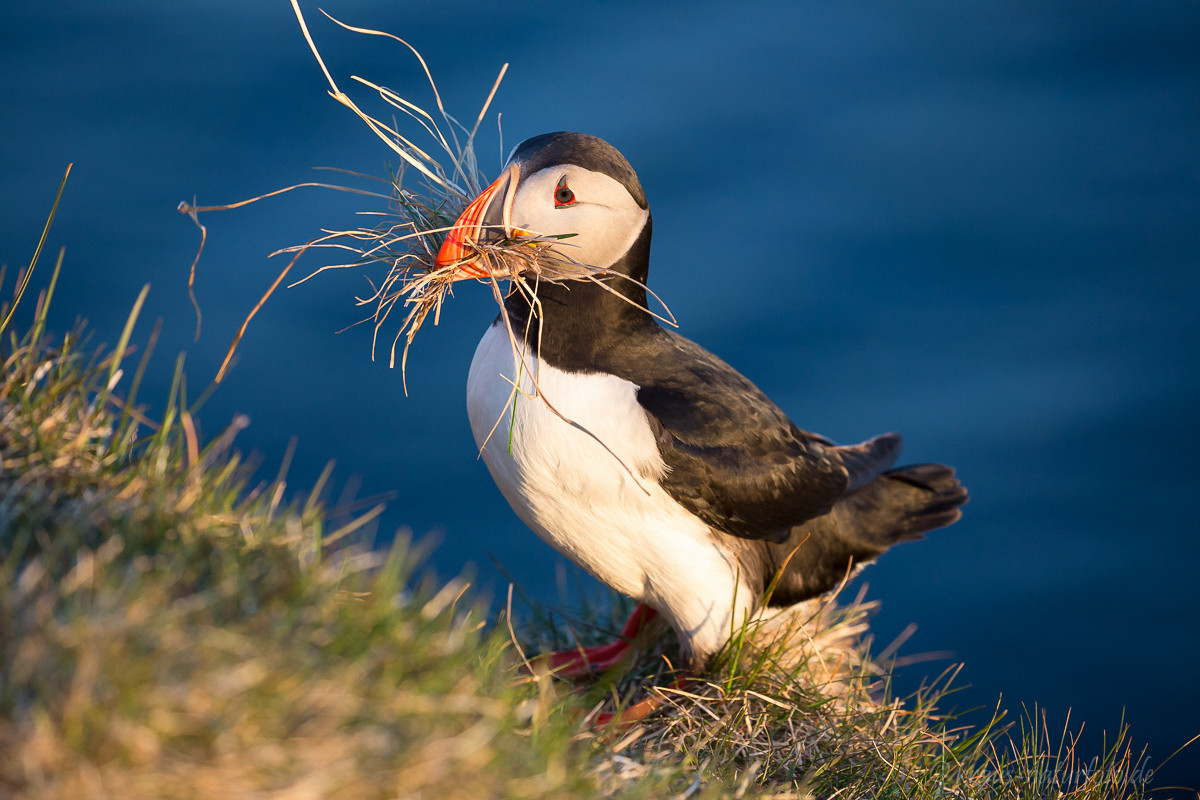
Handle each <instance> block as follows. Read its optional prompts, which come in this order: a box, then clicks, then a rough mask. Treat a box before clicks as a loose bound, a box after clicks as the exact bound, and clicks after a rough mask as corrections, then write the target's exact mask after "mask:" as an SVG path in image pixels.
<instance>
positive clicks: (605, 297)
mask: <svg viewBox="0 0 1200 800" xmlns="http://www.w3.org/2000/svg"><path fill="white" fill-rule="evenodd" d="M650 227H651V226H650V219H649V217H647V219H646V226H645V227H644V228H643V229H642V232H641V234H640V235H639V236H638V238H637V239H636V240H635V241H634V243H633V245H632V246H631V247H630V248H629V249H628V250H627V251H626V252H625V254H624V255H623V256H621V258H620V259H618V260H617V262H616V263H615V264H613V265H612V267H610V268H609V269H610V271H612V272H617V273H620V275H618V276H616V277H609V278H602V280H604V282H605V286H597V285H596V284H595V283H594V282H592V281H566V282H563V283H543V284H541V285H540V286H539V287H538V290H537V297H538V301H539V304H538V311H537V313H536V315H535V316H534V318H533V320H532V322H531V323H530V322H529V317H530V310H531V309H530V303H529V300H528V299H527V298H526V297H525V296H524V295H523V294H521V293H520V292H518V291H514V292H512V293H511V294H510V295H509V296H508V298H507V299H506V300H505V301H504V306H505V309H506V310H507V311H508V314H509V319H510V320H511V321H512V326H513V332H514V333H515V334H517V336H518V337H519V336H520V335H521V333H522V332H523V331H524V330H525V329H526V326H527V324H528V328H529V343H530V345H531V347H532V348H533V350H534V352H535V353H536V354H537V355H539V356H541V358H542V359H543V360H545V361H546V362H547V363H549V364H551V365H552V366H554V367H557V368H558V369H561V370H564V371H566V372H599V371H604V370H605V366H606V364H607V363H608V361H609V359H610V356H611V353H612V351H613V350H614V349H615V348H616V346H617V345H618V343H620V342H623V341H625V340H626V339H627V338H629V337H631V336H638V335H644V334H645V333H646V332H647V331H648V330H650V329H654V328H657V327H658V323H657V322H655V320H654V317H652V316H651V315H650V314H649V313H647V312H646V310H645V309H646V308H648V306H647V305H646V289H645V286H644V284H645V282H646V276H647V274H648V272H649V268H650V233H651V231H650ZM625 275H628V276H629V277H630V278H631V279H626V278H624V277H621V276H625ZM539 329H540V336H539Z"/></svg>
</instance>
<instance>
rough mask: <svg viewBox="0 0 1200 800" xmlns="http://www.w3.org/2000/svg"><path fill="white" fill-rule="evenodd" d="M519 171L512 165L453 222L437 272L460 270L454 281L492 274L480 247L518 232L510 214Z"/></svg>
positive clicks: (437, 264)
mask: <svg viewBox="0 0 1200 800" xmlns="http://www.w3.org/2000/svg"><path fill="white" fill-rule="evenodd" d="M517 177H518V168H517V165H516V164H513V165H512V166H510V167H509V168H508V169H506V170H504V172H503V173H501V175H500V177H499V178H497V179H496V181H495V183H493V184H492V185H491V186H489V187H488V188H486V189H484V190H483V192H482V193H481V194H480V195H479V196H478V197H476V198H475V199H474V200H472V201H471V204H470V205H469V206H467V207H466V209H465V210H464V211H463V212H462V214H460V215H459V217H458V219H457V220H455V221H454V225H453V226H452V227H451V228H450V231H449V232H448V233H447V234H446V240H445V241H444V242H442V246H441V248H440V249H439V250H438V254H437V259H436V260H435V261H434V264H435V266H436V268H437V269H442V268H443V267H457V270H456V271H455V272H454V274H453V277H452V280H456V281H461V280H467V279H468V278H487V277H489V276H490V275H491V271H490V270H489V269H488V268H487V265H486V264H485V263H481V262H482V259H481V258H480V255H479V248H478V245H479V244H480V243H483V242H486V241H497V240H499V239H503V238H505V237H507V236H509V235H512V234H513V233H515V232H514V231H512V230H511V228H510V227H509V225H508V216H509V215H508V211H509V210H510V209H511V206H512V195H513V194H514V193H515V189H516V182H517Z"/></svg>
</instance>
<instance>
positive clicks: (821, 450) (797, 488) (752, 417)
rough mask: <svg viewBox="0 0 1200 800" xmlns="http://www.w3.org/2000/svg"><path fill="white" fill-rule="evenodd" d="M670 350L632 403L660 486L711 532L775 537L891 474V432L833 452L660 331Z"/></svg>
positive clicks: (720, 365) (745, 383)
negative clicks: (652, 440)
mask: <svg viewBox="0 0 1200 800" xmlns="http://www.w3.org/2000/svg"><path fill="white" fill-rule="evenodd" d="M664 333H668V335H669V340H668V341H667V342H663V340H661V339H660V343H662V344H664V345H666V346H669V348H670V349H671V350H673V351H674V352H662V353H659V354H657V355H660V356H661V357H659V358H655V359H653V360H654V361H655V362H657V365H658V369H657V370H656V374H654V375H650V374H647V375H644V376H639V377H641V378H642V380H640V381H638V383H639V389H638V395H637V397H638V402H639V403H640V404H641V406H642V408H643V409H644V410H645V412H646V415H647V417H648V418H649V421H650V425H651V427H652V428H653V429H654V432H655V434H656V436H657V441H658V449H659V453H660V455H661V456H662V458H663V461H664V462H665V464H666V466H667V472H666V474H665V475H664V476H663V478H662V479H661V481H660V482H661V484H662V486H663V488H664V489H665V490H666V491H667V493H668V494H670V495H671V496H672V497H673V498H674V499H675V500H676V501H677V502H679V503H680V504H681V505H682V506H684V508H687V509H688V510H689V511H691V512H692V513H693V514H695V515H696V516H698V517H700V518H701V519H703V520H704V521H705V522H706V523H708V524H709V525H710V526H711V527H713V528H715V529H716V530H719V531H722V532H724V533H728V534H731V535H733V536H740V537H743V538H748V539H765V540H768V541H782V540H783V539H785V538H786V537H787V536H788V534H789V532H790V531H791V529H792V528H793V527H795V526H796V525H799V524H801V523H803V522H805V521H807V520H810V519H812V518H813V517H817V516H820V515H822V514H824V513H826V512H827V511H829V510H830V509H831V508H832V507H833V504H834V503H836V502H837V501H838V500H839V499H841V498H842V497H843V496H844V495H845V494H846V493H847V492H850V491H853V490H855V489H858V488H861V487H862V486H865V485H867V484H868V483H870V482H871V481H873V480H875V479H876V478H877V477H879V475H881V474H882V473H883V472H885V471H886V470H887V469H889V468H890V467H891V466H892V465H893V464H894V463H895V461H896V458H897V457H898V456H899V454H900V445H901V440H900V436H899V435H898V434H884V435H882V436H877V437H875V438H874V439H870V440H868V441H866V442H863V443H862V444H858V445H853V446H849V447H838V446H836V445H834V444H833V443H832V442H830V441H829V440H828V439H826V438H824V437H822V436H817V435H816V434H812V433H808V432H807V431H803V430H800V429H799V428H797V427H796V426H795V425H794V424H793V423H792V421H791V420H790V419H788V418H787V415H785V414H784V413H783V411H781V410H780V409H779V407H778V406H776V405H775V404H774V403H773V402H771V400H770V399H769V398H767V396H766V395H764V394H763V393H762V391H761V390H759V389H758V387H756V386H755V385H754V384H753V383H751V382H750V381H749V380H747V379H746V378H745V377H744V376H743V375H741V374H740V373H739V372H737V371H736V370H735V369H733V368H732V367H730V366H729V365H728V364H726V363H725V362H724V361H722V360H721V359H719V358H717V357H716V356H715V355H713V354H711V353H709V352H708V351H706V350H704V349H703V348H701V347H700V346H699V345H696V344H695V343H693V342H691V341H689V340H687V339H684V338H683V337H681V336H678V335H677V334H673V333H670V332H665V331H664Z"/></svg>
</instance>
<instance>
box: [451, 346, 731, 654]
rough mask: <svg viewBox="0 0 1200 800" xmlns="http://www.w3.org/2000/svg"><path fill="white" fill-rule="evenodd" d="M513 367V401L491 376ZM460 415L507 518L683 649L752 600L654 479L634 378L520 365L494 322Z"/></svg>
mask: <svg viewBox="0 0 1200 800" xmlns="http://www.w3.org/2000/svg"><path fill="white" fill-rule="evenodd" d="M518 371H519V372H520V373H521V376H520V386H521V390H522V393H521V394H517V395H516V396H515V400H514V395H513V385H512V383H510V382H509V381H508V380H506V379H505V377H503V376H507V377H508V378H513V377H514V376H515V375H516V374H517V372H518ZM535 376H536V388H535ZM539 389H540V392H541V395H540V396H534V395H536V394H537V393H538V390H539ZM514 403H515V405H514ZM547 404H549V406H553V408H554V409H556V410H557V411H558V412H560V413H561V414H562V416H563V417H566V418H567V420H570V421H571V422H567V421H564V420H563V419H562V418H560V417H559V416H558V415H556V414H555V413H554V411H552V410H551V409H550V408H549V407H548V405H547ZM467 412H468V414H469V416H470V418H471V430H472V431H473V433H474V434H475V443H476V444H477V445H478V446H479V447H480V448H481V454H482V457H483V460H484V462H485V463H486V464H487V466H488V469H489V470H490V471H491V473H492V478H493V479H495V481H496V485H497V486H499V487H500V491H501V492H502V493H503V494H504V496H505V498H506V499H507V500H508V502H509V504H510V505H511V506H512V507H513V510H514V511H516V512H517V515H518V516H520V517H521V519H522V520H523V521H524V522H525V523H526V524H527V525H528V526H529V527H530V528H532V529H533V530H534V531H535V532H536V533H537V534H538V535H539V536H541V537H542V539H544V540H545V541H546V542H548V543H549V544H551V545H552V546H553V547H555V548H556V549H558V550H559V552H561V553H563V554H564V555H566V556H567V557H568V558H570V559H571V560H572V561H574V562H575V563H577V564H579V565H580V566H582V567H583V568H584V569H586V570H587V571H588V572H590V573H592V574H593V575H595V576H596V577H597V578H599V579H600V580H602V581H604V582H605V583H607V584H608V585H609V586H611V587H613V588H614V589H616V590H617V591H619V592H622V593H623V594H627V595H629V596H630V597H633V598H635V599H637V600H639V601H642V602H645V603H647V604H649V605H650V606H652V607H654V608H657V609H658V610H659V611H660V612H662V613H663V614H664V615H665V616H666V617H667V618H668V620H670V621H671V622H672V624H674V626H675V628H676V629H677V630H678V631H679V633H680V635H681V636H682V637H683V639H684V643H685V645H688V646H690V647H691V648H693V649H695V650H696V651H698V652H701V653H711V652H713V651H715V650H716V649H717V648H719V647H720V645H721V644H722V642H723V641H724V640H725V639H726V638H728V635H729V630H730V627H729V626H730V622H731V615H733V614H734V611H735V608H736V609H737V610H738V611H739V612H740V613H738V614H737V619H738V622H740V621H741V617H742V614H743V613H745V612H746V611H747V610H748V609H749V608H751V607H752V606H753V605H754V598H752V597H751V596H750V593H749V592H748V591H747V590H746V589H745V587H744V586H738V583H739V581H738V578H737V575H738V571H737V565H736V560H735V558H734V556H733V554H732V553H731V552H729V551H728V550H727V549H726V548H725V547H723V546H722V544H721V542H720V534H714V533H713V532H712V531H710V530H709V528H708V526H707V525H705V524H704V523H703V522H702V521H701V520H700V519H698V518H697V517H695V516H694V515H692V514H691V513H690V512H688V511H687V510H686V509H684V508H683V507H682V506H680V505H679V504H678V503H676V502H675V500H674V499H673V498H671V496H670V495H668V494H667V493H666V492H665V491H663V489H662V488H661V487H660V486H659V483H658V478H659V477H661V476H662V474H663V473H664V471H665V469H666V467H665V465H664V463H663V461H662V458H661V456H660V455H659V452H658V447H657V445H656V443H655V441H654V435H653V433H652V431H651V429H650V425H649V423H648V421H647V418H646V415H645V412H644V411H643V409H642V407H641V406H640V405H639V404H638V402H637V386H635V385H634V384H632V383H630V382H629V381H625V380H622V379H620V378H617V377H614V376H611V375H600V374H581V373H568V372H563V371H561V370H558V369H555V368H554V367H552V366H550V365H549V364H546V363H544V362H541V361H540V359H539V360H538V362H537V363H534V362H533V359H529V358H527V359H526V364H525V367H524V368H523V369H520V368H518V366H517V365H516V364H515V363H514V357H513V352H512V348H511V346H510V342H509V338H508V333H507V330H506V329H505V327H504V324H503V322H500V323H498V324H496V325H493V326H492V327H491V328H489V329H488V332H487V333H486V334H484V337H483V339H482V340H481V341H480V342H479V347H478V348H477V349H476V351H475V358H474V360H473V361H472V362H471V372H470V376H469V377H468V379H467ZM572 422H573V423H575V424H574V425H573V424H571V423H572ZM581 428H582V429H583V430H581ZM489 435H490V438H489ZM485 440H486V444H485ZM601 443H603V444H601ZM606 448H607V449H606ZM610 451H611V452H610ZM735 595H736V597H737V600H736V601H735Z"/></svg>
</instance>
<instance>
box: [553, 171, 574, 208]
mask: <svg viewBox="0 0 1200 800" xmlns="http://www.w3.org/2000/svg"><path fill="white" fill-rule="evenodd" d="M574 202H575V193H574V192H572V191H571V190H570V188H568V187H567V176H566V175H563V176H562V177H561V178H559V179H558V186H555V187H554V207H555V208H562V207H563V206H569V205H571V204H572V203H574Z"/></svg>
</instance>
